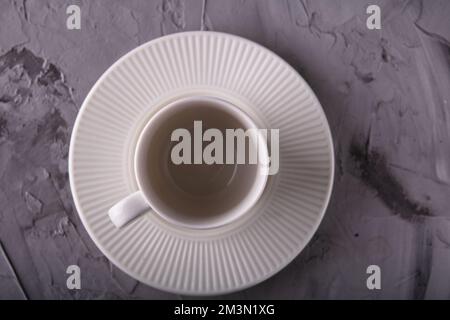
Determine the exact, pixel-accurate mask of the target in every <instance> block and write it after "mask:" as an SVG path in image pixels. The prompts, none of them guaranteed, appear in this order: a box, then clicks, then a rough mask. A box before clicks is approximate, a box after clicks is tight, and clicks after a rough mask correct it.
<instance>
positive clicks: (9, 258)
mask: <svg viewBox="0 0 450 320" xmlns="http://www.w3.org/2000/svg"><path fill="white" fill-rule="evenodd" d="M74 3H75V4H79V5H80V7H81V11H82V30H81V31H69V30H67V29H66V28H65V20H66V14H65V10H66V7H67V6H68V5H69V4H74ZM369 4H379V5H380V6H381V8H382V30H375V31H369V30H368V29H367V28H366V26H365V21H366V18H367V15H366V14H365V8H366V7H367V6H368V5H369ZM449 17H450V2H449V1H448V0H431V1H428V0H427V1H419V0H417V1H415V0H411V1H407V0H385V1H375V0H365V1H360V0H315V1H312V0H310V1H308V0H303V1H276V0H252V1H250V0H247V1H244V0H231V1H222V0H209V1H207V2H204V1H201V0H185V1H183V0H178V1H176V0H165V1H147V0H131V1H128V0H127V1H118V0H114V1H111V0H108V1H106V0H96V1H87V0H86V1H68V0H64V1H60V0H51V1H48V0H45V1H44V0H39V1H38V0H34V1H33V0H28V1H27V0H2V1H1V2H0V242H1V244H2V246H3V248H4V251H5V255H3V254H2V255H0V298H8V297H10V298H20V297H22V294H21V289H20V287H22V288H23V290H24V291H25V293H26V295H27V296H28V297H29V298H31V299H50V298H58V299H60V298H62V299H71V298H85V299H86V298H97V299H101V298H149V299H151V298H184V297H180V296H175V295H171V294H168V293H165V292H161V291H158V290H155V289H152V288H150V287H148V286H145V285H143V284H140V283H138V282H136V281H135V280H133V279H131V278H130V277H128V276H127V275H125V274H123V273H122V272H121V271H119V270H117V269H116V268H115V267H114V266H112V265H111V264H110V263H109V261H108V260H106V259H105V258H104V256H103V255H102V254H101V252H99V250H98V249H97V248H96V247H95V245H94V244H93V242H92V241H91V240H90V238H89V236H88V235H87V233H86V231H85V230H84V228H83V226H82V224H81V222H80V219H79V218H78V216H77V214H76V212H75V209H74V205H73V202H72V199H71V195H70V189H69V183H68V175H67V153H68V145H69V139H70V133H71V129H72V125H73V123H74V120H75V117H76V115H77V111H78V109H79V107H80V105H81V103H82V102H83V99H84V97H85V96H86V94H87V93H88V91H89V89H90V88H91V86H92V85H93V84H94V83H95V81H96V80H97V79H98V78H99V76H100V75H101V74H102V73H103V72H104V71H105V70H106V69H107V68H108V67H109V66H110V65H111V64H112V63H113V62H114V61H116V60H117V59H118V58H119V57H120V56H122V55H123V54H125V53H126V52H128V51H129V50H131V49H133V48H135V47H136V46H138V45H139V44H142V43H144V42H146V41H148V40H151V39H154V38H157V37H159V36H161V35H164V34H169V33H174V32H180V31H185V30H200V29H203V30H214V31H222V32H228V33H232V34H236V35H240V36H244V37H247V38H249V39H251V40H254V41H256V42H258V43H260V44H262V45H264V46H266V47H268V48H270V49H271V50H273V51H275V52H276V53H277V54H279V55H280V56H281V57H283V58H284V59H286V60H287V61H288V62H289V63H290V64H291V65H293V66H294V67H295V68H296V69H297V70H298V71H299V72H300V73H301V74H302V75H303V77H304V78H305V79H306V80H307V81H308V82H309V83H310V85H311V86H312V88H313V89H314V90H315V92H316V93H317V95H318V97H319V99H320V101H321V102H322V104H323V107H324V109H325V113H326V115H327V117H328V120H329V122H330V125H331V129H332V133H333V136H334V139H335V149H336V169H337V170H336V182H335V188H334V193H333V196H332V199H331V203H330V206H329V209H328V211H327V214H326V216H325V219H324V221H323V223H322V224H321V226H320V228H319V230H318V232H317V234H316V235H315V236H314V238H313V240H312V241H311V243H310V244H309V245H308V247H307V248H306V249H305V250H304V251H303V252H302V253H301V254H300V255H299V256H298V257H297V258H296V259H295V260H294V261H293V262H292V263H291V264H290V265H289V266H288V267H286V268H285V269H284V270H282V271H281V272H280V273H279V274H277V275H276V276H274V277H272V278H271V279H269V280H267V281H265V282H263V283H262V284H260V285H257V286H255V287H253V288H250V289H247V290H245V291H242V292H238V293H234V294H231V295H227V296H224V297H223V298H236V299H241V298H242V299H245V298H255V299H259V298H268V299H270V298H275V299H277V298H287V299H296V298H301V299H306V298H310V299H317V298H325V299H326V298H337V299H340V298H363V299H379V298H396V299H412V298H414V299H422V298H440V299H449V298H450V272H449V270H450V220H449V217H450V213H449V212H448V208H449V196H450V143H449V142H450V139H449V134H450V119H449V116H450V115H449V112H450V109H449V101H450V18H449ZM9 264H11V267H10V266H9ZM70 264H77V265H79V266H80V267H81V272H82V278H81V282H82V289H81V290H78V291H77V290H75V291H70V290H68V289H67V288H66V277H67V275H66V273H65V270H66V268H67V266H68V265H70ZM370 264H377V265H379V266H380V267H381V270H382V290H375V291H369V290H368V289H367V288H366V278H367V275H366V273H365V271H366V268H367V266H368V265H370Z"/></svg>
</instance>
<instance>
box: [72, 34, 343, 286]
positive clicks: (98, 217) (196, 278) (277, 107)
mask: <svg viewBox="0 0 450 320" xmlns="http://www.w3.org/2000/svg"><path fill="white" fill-rule="evenodd" d="M190 90H191V91H192V92H194V91H199V90H201V91H202V92H208V90H210V91H211V92H216V93H217V92H220V93H222V94H223V96H228V97H230V98H232V99H234V100H235V101H241V102H242V105H246V106H248V108H249V109H252V111H254V113H255V114H257V115H258V116H259V117H261V119H263V121H264V122H266V123H267V124H268V125H269V127H270V128H278V129H280V162H281V163H280V171H279V173H278V175H276V176H274V177H272V178H273V179H272V186H271V188H268V190H266V193H265V195H264V196H263V198H262V199H261V201H260V203H259V204H258V206H257V208H255V209H254V210H255V211H256V210H257V211H258V213H257V214H256V215H255V216H254V218H252V219H251V220H249V221H237V222H236V223H235V224H233V225H231V226H226V227H224V228H218V229H216V230H213V231H211V230H209V231H195V232H191V231H189V230H186V229H183V230H181V229H178V228H177V227H175V226H172V225H169V224H168V223H167V222H166V221H164V220H162V219H160V218H159V217H156V216H155V215H154V214H150V213H149V214H147V215H144V216H142V217H140V218H138V219H136V220H135V221H133V222H132V223H131V224H129V225H127V226H126V227H124V228H122V229H116V228H115V227H114V225H113V224H112V223H111V222H110V220H109V218H108V215H107V211H108V209H109V208H110V207H111V206H112V205H113V204H115V203H116V202H117V201H119V200H120V199H122V198H123V197H125V196H126V195H128V194H130V193H131V192H132V191H134V190H135V182H134V177H133V175H132V170H130V169H129V166H130V154H132V148H131V149H130V145H133V141H135V139H136V136H137V134H138V132H136V128H137V127H139V126H140V125H142V121H143V119H145V118H146V117H147V118H148V117H149V115H151V113H153V112H155V110H154V109H155V108H156V105H158V104H160V103H161V97H166V98H167V99H170V97H175V96H177V95H179V94H180V92H182V93H183V94H184V95H186V94H187V93H189V92H190ZM130 150H131V151H130ZM333 168H334V164H333V150H332V142H331V137H330V133H329V128H328V124H327V121H326V119H325V116H324V114H323V111H322V109H321V106H320V104H319V102H318V101H317V99H316V97H315V96H314V94H313V93H312V91H311V89H310V88H309V87H308V85H307V84H306V83H305V81H304V80H303V79H302V78H301V77H300V76H299V75H298V74H297V73H296V72H295V71H294V70H293V69H292V68H291V67H290V66H289V65H287V64H286V63H285V62H284V61H283V60H281V59H280V58H279V57H277V56H276V55H274V54H273V53H271V52H270V51H268V50H267V49H265V48H263V47H261V46H259V45H257V44H254V43H252V42H250V41H248V40H244V39H242V38H239V37H235V36H231V35H226V34H221V33H214V32H189V33H182V34H175V35H171V36H168V37H164V38H160V39H157V40H155V41H152V42H150V43H148V44H145V45H143V46H141V47H139V48H137V49H135V50H133V51H132V52H131V53H129V54H127V55H126V56H125V57H124V58H122V59H120V60H119V61H118V62H117V63H116V64H115V65H114V66H113V67H112V68H111V69H110V70H108V71H107V73H106V74H105V75H104V76H103V77H102V78H101V79H100V80H99V82H98V83H97V84H96V86H95V87H94V88H93V89H92V91H91V93H90V94H89V96H88V98H87V99H86V101H85V103H84V105H83V107H82V109H81V111H80V114H79V117H78V119H77V122H76V125H75V128H74V133H73V137H72V143H71V150H70V177H71V186H72V191H73V194H74V198H75V202H76V205H77V209H78V212H79V214H80V217H81V219H82V221H83V223H84V225H85V227H86V229H87V230H88V232H89V234H90V235H91V237H92V238H93V239H94V241H95V242H96V244H97V245H98V246H99V248H100V249H101V250H102V251H103V253H104V254H105V255H106V256H107V257H108V258H109V259H110V260H111V261H112V262H113V263H115V264H116V265H117V266H119V267H120V268H121V269H123V270H124V271H125V272H127V273H129V274H130V275H132V276H134V277H135V278H137V279H138V280H140V281H142V282H145V283H147V284H149V285H152V286H155V287H157V288H160V289H164V290H168V291H172V292H177V293H185V294H218V293H225V292H231V291H234V290H238V289H241V288H244V287H247V286H250V285H253V284H256V283H258V282H260V281H262V280H264V279H266V278H267V277H269V276H270V275H272V274H274V273H275V272H277V271H278V270H280V269H281V268H282V267H284V266H285V265H287V264H288V263H289V262H290V261H291V260H292V259H293V258H294V257H295V256H296V255H297V254H298V253H299V252H300V251H301V250H302V249H303V248H304V246H305V245H306V244H307V242H308V241H309V240H310V238H311V237H312V235H313V233H314V232H315V230H316V229H317V227H318V225H319V223H320V221H321V219H322V217H323V213H324V210H325V208H326V205H327V203H328V200H329V196H330V192H331V184H332V180H333Z"/></svg>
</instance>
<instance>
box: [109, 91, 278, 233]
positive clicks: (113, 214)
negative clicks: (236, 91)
mask: <svg viewBox="0 0 450 320" xmlns="http://www.w3.org/2000/svg"><path fill="white" fill-rule="evenodd" d="M200 120H201V121H202V125H203V131H206V130H207V129H208V128H215V129H219V130H220V131H221V132H225V131H226V129H237V128H241V129H243V130H244V131H245V130H248V129H253V130H255V132H257V129H258V128H257V126H256V124H255V123H254V122H253V120H252V119H251V118H250V117H249V116H248V115H247V114H246V113H245V112H243V111H242V110H241V109H239V108H238V107H236V106H234V105H233V104H231V103H229V102H227V101H224V100H222V99H219V98H214V97H206V96H195V97H189V98H184V99H180V100H177V101H175V102H173V103H170V104H169V105H167V106H165V107H163V108H162V109H161V110H160V111H158V112H157V113H156V114H155V115H154V116H153V117H152V118H151V119H150V121H149V122H148V123H147V125H146V126H145V128H144V129H143V131H142V132H141V134H140V136H139V139H138V142H137V146H136V150H135V157H134V165H135V175H136V180H137V183H138V187H139V190H138V191H137V192H135V193H133V194H130V195H129V196H127V197H125V198H124V199H122V200H120V201H119V202H118V203H117V204H115V205H114V206H113V207H112V208H111V209H110V210H109V212H108V214H109V217H110V219H111V221H112V222H113V223H114V225H115V226H116V227H119V228H120V227H122V226H124V225H125V224H127V223H128V222H130V221H131V220H133V219H135V218H136V217H137V216H139V215H141V214H142V213H145V212H154V213H156V214H158V215H159V216H161V217H162V218H164V219H166V220H167V221H169V222H171V223H173V224H176V225H179V226H183V227H187V228H194V229H206V228H214V227H219V226H222V225H225V224H228V223H231V222H232V221H235V220H236V219H238V218H239V217H241V216H242V215H243V214H245V213H246V212H248V211H249V210H250V209H251V208H252V207H253V206H254V205H255V203H256V202H257V201H258V200H259V198H260V196H261V194H262V193H263V191H264V188H265V186H266V183H267V176H268V163H269V161H268V160H269V156H268V149H267V141H266V139H265V137H263V136H262V135H261V134H258V135H257V139H251V138H250V139H248V140H247V142H248V143H249V144H248V146H250V144H251V143H254V144H255V145H254V146H256V147H257V152H258V163H256V164H249V163H248V162H247V163H245V164H237V163H234V164H217V163H215V164H205V163H202V164H194V163H193V162H194V161H193V162H192V163H191V164H178V165H177V164H175V163H174V161H173V158H172V149H173V147H174V146H175V145H176V144H178V143H179V142H180V141H172V140H173V139H171V137H172V133H173V132H174V130H175V129H180V128H182V129H186V130H188V131H189V132H190V133H193V134H194V137H193V138H192V140H194V139H195V138H197V140H196V141H197V142H198V135H197V136H196V133H198V131H196V127H195V125H194V121H200ZM197 129H198V127H197ZM225 138H226V135H224V140H223V145H226V141H225ZM192 140H191V142H192V144H193V145H194V146H193V148H192V149H191V150H192V155H193V157H195V156H196V155H197V156H198V155H199V154H198V152H199V150H203V147H205V145H207V144H209V143H210V142H204V141H203V142H202V143H201V145H200V148H201V149H199V144H197V145H196V144H195V141H192ZM211 141H212V139H211ZM201 152H202V151H201ZM226 152H227V151H226V150H225V149H224V155H223V158H224V159H225V158H226V155H225V153H226ZM183 155H184V154H183ZM201 155H203V152H202V153H201ZM197 160H198V159H197ZM202 162H203V160H202ZM224 162H225V161H224ZM235 162H236V161H235Z"/></svg>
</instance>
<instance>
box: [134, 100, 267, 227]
mask: <svg viewBox="0 0 450 320" xmlns="http://www.w3.org/2000/svg"><path fill="white" fill-rule="evenodd" d="M193 101H200V102H214V103H213V105H214V107H217V108H219V109H222V110H225V111H226V112H229V113H231V114H232V115H233V116H235V117H237V118H238V119H239V120H241V121H243V122H244V124H245V126H246V127H247V128H248V129H250V128H255V129H258V127H257V125H256V123H255V122H254V121H253V119H252V118H251V117H250V116H249V115H248V114H247V113H246V112H244V111H243V110H242V109H240V108H239V107H237V106H235V105H234V104H232V103H230V102H229V101H226V100H224V99H222V98H218V97H212V96H203V95H201V96H190V97H185V98H181V99H177V100H175V101H172V102H170V103H168V104H167V105H165V106H163V107H162V108H161V109H160V110H158V112H156V113H155V114H154V115H153V116H152V117H151V118H150V119H149V120H148V122H147V123H146V124H145V126H144V128H143V129H142V130H141V132H140V134H139V137H138V140H137V144H136V148H135V153H134V174H135V178H136V181H137V185H138V189H139V190H140V191H141V193H142V195H143V196H144V198H145V200H146V201H147V203H148V205H149V206H150V207H151V209H152V211H154V212H155V213H156V214H158V215H159V216H160V217H161V218H163V219H165V220H166V221H169V222H171V223H173V224H176V225H178V226H182V227H186V228H190V229H212V228H218V227H222V226H224V225H227V224H230V223H232V222H234V221H236V220H238V219H239V218H240V217H242V216H243V215H245V213H247V212H248V211H250V209H251V208H252V207H253V206H254V205H255V204H256V203H257V202H258V201H259V199H260V198H261V196H262V194H263V192H264V190H265V188H266V185H267V181H268V167H267V166H265V165H261V164H260V163H258V164H257V165H258V169H257V173H256V179H258V181H256V182H255V183H254V184H253V185H252V186H251V190H250V192H249V193H248V194H247V196H245V198H244V199H243V200H242V201H241V202H240V203H239V204H238V205H237V206H236V207H234V208H232V209H230V210H228V211H225V212H224V213H223V214H221V216H222V215H223V216H224V217H222V218H220V217H219V218H217V220H218V221H213V222H209V223H195V224H194V223H187V222H183V221H180V220H178V219H175V218H173V217H171V216H170V215H169V214H165V213H164V210H163V209H162V208H161V207H160V206H159V205H158V201H155V199H153V196H152V192H149V190H148V189H147V188H146V186H148V184H149V183H146V181H144V180H145V179H143V176H145V175H142V174H140V173H141V172H142V171H143V169H144V164H143V158H144V154H145V153H143V152H144V151H146V150H147V149H146V144H145V143H144V140H145V139H146V138H148V137H149V134H150V133H151V129H152V128H153V127H154V124H155V122H157V121H158V120H160V119H161V117H163V116H164V115H167V113H168V111H172V112H174V111H173V109H175V108H177V107H179V106H180V105H183V104H186V103H190V102H193ZM257 132H258V135H259V136H258V139H257V148H258V157H259V156H260V154H259V152H260V148H261V146H262V151H261V152H262V157H263V158H265V160H266V161H268V159H269V155H268V145H267V140H265V138H264V137H262V136H261V134H260V133H259V131H258V130H257ZM147 148H148V147H147Z"/></svg>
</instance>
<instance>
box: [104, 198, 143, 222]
mask: <svg viewBox="0 0 450 320" xmlns="http://www.w3.org/2000/svg"><path fill="white" fill-rule="evenodd" d="M149 209H150V206H149V205H148V203H147V201H146V200H145V198H144V196H143V194H142V193H141V192H140V191H136V192H135V193H132V194H130V195H129V196H127V197H125V198H123V199H122V200H120V201H119V202H117V203H116V204H115V205H114V206H112V207H111V208H110V209H109V210H108V216H109V218H110V219H111V221H112V223H113V224H114V225H115V226H116V227H117V228H121V227H123V226H124V225H126V224H127V223H128V222H130V221H131V220H133V219H135V218H136V217H138V216H140V215H141V214H143V213H144V212H146V211H148V210H149Z"/></svg>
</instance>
